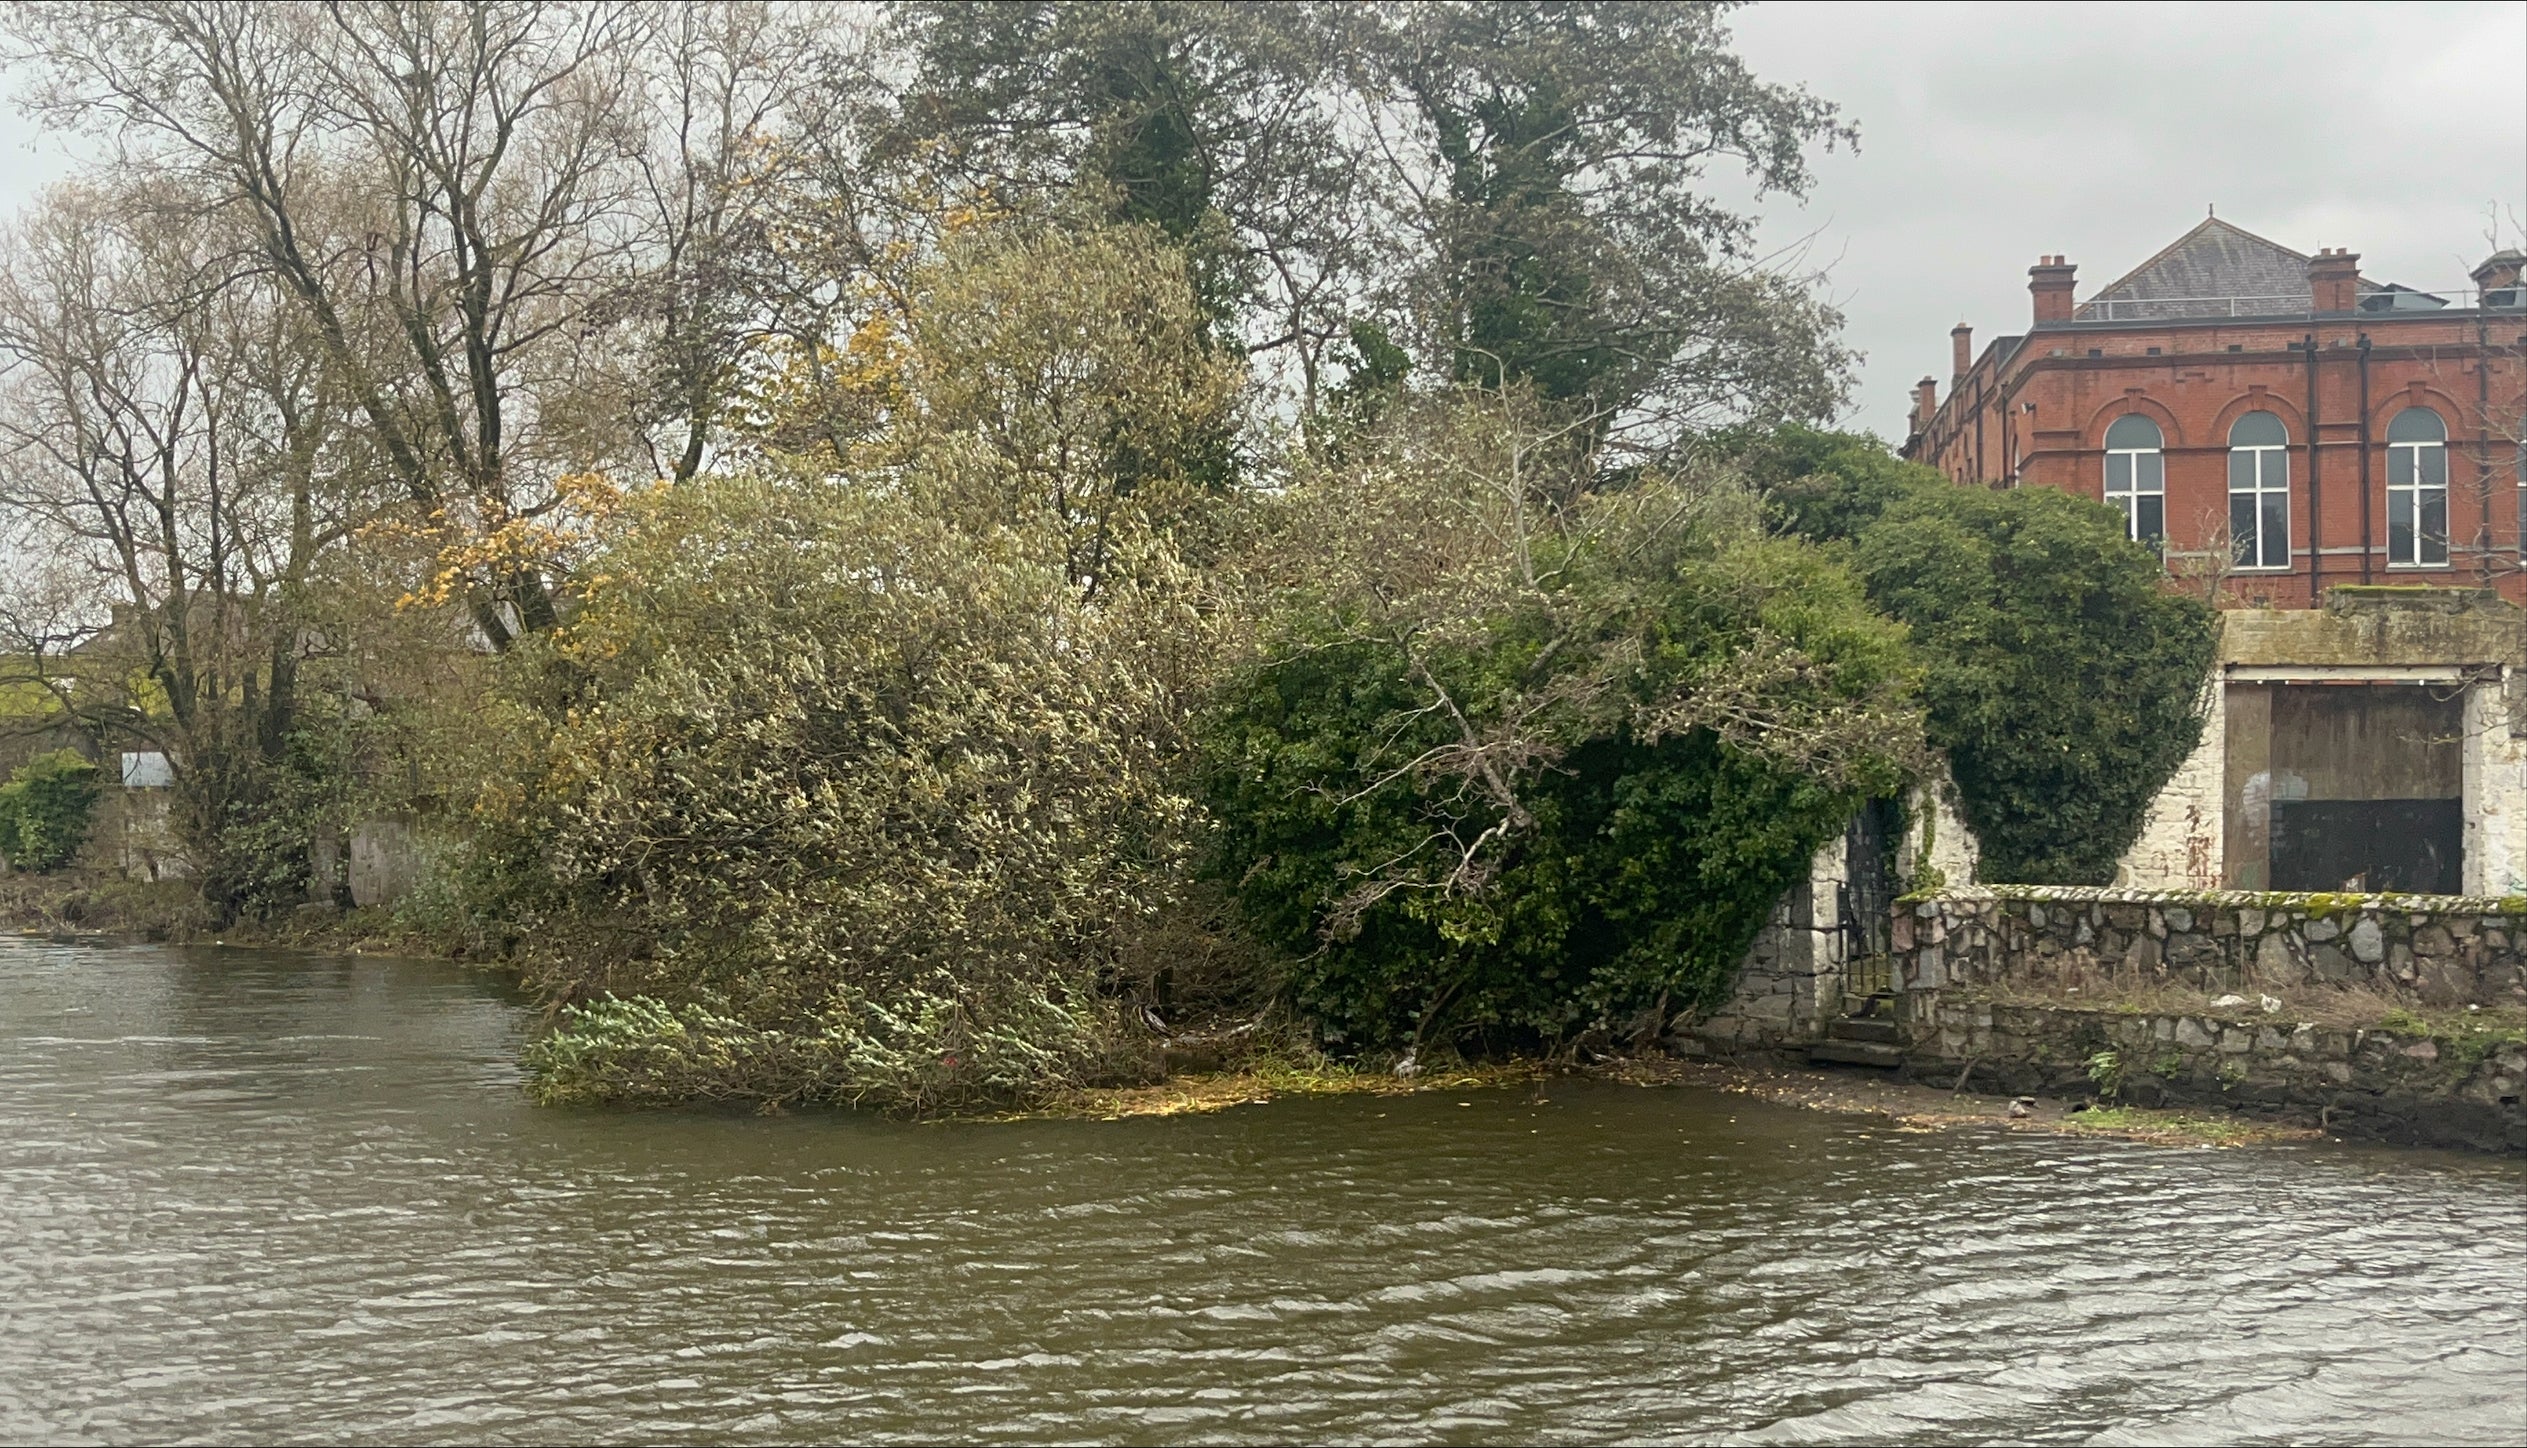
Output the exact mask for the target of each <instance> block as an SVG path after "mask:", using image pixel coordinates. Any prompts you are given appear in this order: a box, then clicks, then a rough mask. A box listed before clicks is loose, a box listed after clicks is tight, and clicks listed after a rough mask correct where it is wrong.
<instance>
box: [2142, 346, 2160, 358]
mask: <svg viewBox="0 0 2527 1448" xmlns="http://www.w3.org/2000/svg"><path fill="white" fill-rule="evenodd" d="M2142 350H2143V351H2144V352H2145V353H2147V354H2148V355H2150V356H2152V357H2155V356H2157V355H2158V349H2157V348H2156V347H2145V348H2143V349H2142Z"/></svg>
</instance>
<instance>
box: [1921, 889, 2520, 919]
mask: <svg viewBox="0 0 2527 1448" xmlns="http://www.w3.org/2000/svg"><path fill="white" fill-rule="evenodd" d="M1995 901H2023V902H2029V903H2034V904H2039V905H2052V904H2063V905H2182V906H2195V907H2200V908H2206V909H2232V910H2264V911H2275V910H2295V911H2298V912H2300V913H2302V914H2306V915H2312V916H2322V915H2335V914H2341V913H2343V912H2345V911H2350V910H2381V911H2390V912H2396V911H2400V912H2403V913H2405V914H2411V915H2527V895H2383V894H2370V895H2364V894H2354V893H2352V892H2349V891H2325V890H2131V889H2124V888H2122V887H2119V886H2106V885H1967V886H1960V887H1957V888H1953V889H1942V890H1939V891H1937V892H1934V893H1929V894H1920V895H1907V896H1904V897H1903V898H1902V899H1900V900H1898V901H1897V902H1896V903H1897V904H1899V905H1903V906H1907V907H1909V908H1911V910H1912V911H1913V913H1914V914H1916V915H1918V916H1922V917H1924V918H1928V917H1930V916H1932V915H1936V914H1937V913H1939V909H1940V907H1941V906H1943V905H1949V904H1977V903H1985V902H1995Z"/></svg>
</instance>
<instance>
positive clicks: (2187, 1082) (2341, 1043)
mask: <svg viewBox="0 0 2527 1448" xmlns="http://www.w3.org/2000/svg"><path fill="white" fill-rule="evenodd" d="M1905 1006H1906V1009H1905V1012H1904V1018H1903V1030H1904V1034H1905V1036H1906V1038H1907V1042H1908V1044H1907V1047H1906V1052H1905V1063H1904V1072H1905V1074H1906V1075H1909V1076H1913V1077H1915V1078H1918V1079H1921V1080H1925V1081H1930V1082H1935V1083H1936V1084H1938V1085H1941V1086H1949V1085H1953V1084H1958V1083H1959V1081H1960V1078H1962V1080H1963V1083H1964V1084H1965V1085H1967V1087H1968V1089H1981V1090H1985V1091H1991V1090H2001V1091H2012V1092H2031V1093H2032V1092H2046V1093H2055V1094H2064V1095H2076V1096H2085V1095H2090V1094H2099V1095H2103V1096H2107V1097H2109V1098H2110V1099H2112V1100H2115V1101H2122V1102H2130V1103H2132V1104H2134V1105H2140V1106H2214V1107H2219V1108H2224V1109H2231V1110H2236V1109H2243V1110H2247V1111H2252V1112H2257V1113H2260V1114H2268V1115H2281V1116H2288V1117H2294V1118H2299V1119H2305V1120H2309V1121H2312V1122H2318V1123H2322V1124H2323V1125H2324V1126H2326V1127H2327V1128H2328V1129H2329V1130H2333V1131H2335V1132H2338V1133H2340V1134H2343V1135H2349V1136H2358V1137H2366V1138H2370V1139H2375V1140H2383V1141H2394V1142H2402V1143H2406V1144H2411V1145H2421V1146H2455V1147H2469V1148H2473V1149H2476V1150H2489V1151H2509V1152H2527V1108H2523V1107H2522V1106H2521V1104H2520V1097H2521V1095H2522V1093H2527V1042H2523V1041H2520V1040H2519V1039H2517V1037H2516V1034H2515V1032H2505V1031H2498V1030H2490V1029H2484V1028H2473V1029H2471V1030H2470V1029H2469V1028H2468V1027H2467V1026H2466V1025H2465V1024H2463V1023H2462V1022H2458V1023H2456V1024H2452V1025H2449V1026H2447V1027H2446V1028H2445V1029H2442V1030H2437V1031H2430V1030H2401V1029H2398V1030H2388V1029H2370V1030H2330V1029H2326V1028H2324V1027H2321V1026H2316V1025H2311V1024H2307V1023H2305V1022H2298V1021H2291V1020H2288V1019H2286V1018H2283V1017H2279V1016H2275V1015H2268V1014H2265V1013H2263V1012H2262V1011H2261V1010H2260V1009H2259V1008H2253V1007H2250V1008H2249V1009H2247V1010H2245V1011H2241V1012H2237V1013H2234V1014H2229V1015H2144V1014H2126V1013H2121V1012H2115V1011H2105V1010H2084V1009H2077V1008H2066V1007H2060V1006H2051V1005H2029V1004H2008V1003H2002V1002H1994V1001H1979V1000H1971V999H1958V998H1956V997H1955V996H1954V995H1953V994H1949V995H1938V994H1923V995H1916V996H1911V997H1908V998H1907V999H1906V1002H1905Z"/></svg>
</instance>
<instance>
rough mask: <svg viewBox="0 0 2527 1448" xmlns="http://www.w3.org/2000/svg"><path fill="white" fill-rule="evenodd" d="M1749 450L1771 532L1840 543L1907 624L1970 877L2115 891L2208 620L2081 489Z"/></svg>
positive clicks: (2204, 658)
mask: <svg viewBox="0 0 2527 1448" xmlns="http://www.w3.org/2000/svg"><path fill="white" fill-rule="evenodd" d="M1747 452H1748V466H1749V468H1750V471H1751V472H1752V473H1753V474H1754V475H1755V476H1756V477H1758V478H1759V479H1762V480H1763V481H1764V482H1765V483H1766V484H1767V487H1768V492H1769V495H1770V497H1771V500H1772V503H1773V506H1774V508H1775V509H1776V511H1777V514H1778V516H1779V517H1780V518H1781V519H1782V521H1783V523H1784V525H1785V526H1786V527H1787V528H1789V529H1790V530H1791V531H1793V532H1795V533H1798V534H1800V535H1802V536H1806V537H1810V538H1815V539H1819V540H1839V541H1844V542H1847V543H1848V544H1849V545H1850V546H1851V549H1852V557H1853V559H1854V562H1855V565H1856V566H1857V568H1858V569H1859V571H1860V575H1861V577H1862V578H1863V579H1864V580H1865V581H1866V583H1867V585H1868V590H1869V597H1870V599H1871V601H1872V602H1873V603H1875V604H1876V605H1877V606H1878V607H1879V608H1881V609H1883V610H1885V611H1886V612H1887V613H1888V614H1889V615H1891V616H1892V617H1895V618H1898V619H1901V620H1902V621H1903V622H1904V623H1905V624H1906V625H1908V626H1909V627H1910V629H1911V631H1912V636H1913V646H1914V649H1915V651H1916V652H1917V653H1918V654H1919V656H1920V657H1921V660H1922V665H1923V670H1924V673H1923V679H1922V698H1923V703H1924V706H1925V708H1926V709H1927V711H1928V721H1927V726H1926V727H1927V732H1928V737H1929V740H1930V742H1931V744H1932V745H1933V746H1935V747H1936V748H1938V749H1939V750H1941V751H1942V752H1944V753H1945V755H1946V756H1947V760H1948V767H1949V770H1950V772H1951V774H1952V775H1953V777H1954V779H1955V781H1956V785H1957V790H1958V793H1959V795H1960V796H1961V801H1962V804H1963V806H1964V808H1963V813H1964V816H1965V820H1966V823H1967V824H1968V825H1970V826H1972V827H1973V829H1974V833H1975V838H1976V840H1977V841H1978V842H1979V843H1980V844H1981V846H1982V852H1983V853H1982V860H1981V865H1980V872H1981V874H1982V876H1983V878H1985V879H1986V880H1992V881H2017V882H2024V883H2029V884H2055V885H2094V884H2106V883H2111V882H2112V881H2113V879H2114V873H2115V864H2116V862H2117V861H2118V860H2119V859H2121V858H2122V856H2123V853H2124V851H2126V850H2128V849H2130V848H2131V846H2132V842H2133V840H2134V839H2135V838H2136V837H2137V836H2138V835H2139V834H2140V830H2141V825H2142V821H2143V819H2144V818H2145V816H2146V815H2147V813H2148V810H2149V807H2150V802H2151V801H2152V800H2153V799H2155V798H2156V797H2157V796H2158V792H2159V791H2160V789H2162V788H2164V787H2165V785H2166V783H2167V781H2168V779H2169V778H2170V777H2171V776H2173V775H2174V774H2175V772H2176V769H2177V767H2178V766H2179V765H2181V764H2183V763H2184V761H2185V758H2186V756H2188V755H2189V754H2191V753H2192V752H2193V751H2194V748H2195V746H2197V745H2198V744H2200V743H2201V740H2202V725H2203V718H2204V701H2205V698H2206V694H2205V688H2206V681H2207V680H2208V679H2209V677H2210V671H2211V666H2212V662H2213V659H2214V657H2215V656H2216V654H2217V651H2218V645H2219V618H2218V615H2217V614H2216V613H2214V612H2213V611H2212V609H2211V608H2210V607H2209V606H2207V605H2206V604H2204V603H2203V602H2202V601H2201V600H2199V599H2196V598H2193V597H2191V596H2189V595H2187V594H2184V593H2181V592H2178V591H2177V590H2175V589H2173V588H2171V587H2169V586H2168V583H2167V580H2166V578H2165V576H2164V574H2163V572H2162V569H2161V565H2160V562H2159V559H2158V558H2157V557H2156V556H2155V555H2154V554H2152V553H2151V552H2150V551H2149V550H2147V549H2145V548H2142V547H2141V546H2139V545H2138V544H2135V543H2132V542H2130V541H2129V540H2128V539H2126V537H2125V536H2124V531H2123V528H2122V525H2121V522H2120V520H2118V519H2117V518H2116V517H2115V516H2114V515H2113V514H2112V513H2110V512H2109V511H2108V510H2106V509H2105V508H2103V507H2100V506H2099V505H2097V504H2095V503H2091V502H2088V501H2086V500H2084V499H2080V498H2074V497H2071V496H2070V495H2068V494H2066V493H2059V492H2055V491H2054V490H2052V489H2050V488H2026V489H2018V490H2013V491H2009V492H1990V491H1986V490H1984V489H1981V488H1964V487H1958V486H1955V485H1953V484H1951V483H1949V482H1948V481H1947V480H1946V479H1944V478H1942V477H1940V476H1939V475H1938V474H1937V473H1934V472H1932V471H1931V470H1929V469H1927V468H1922V467H1917V466H1914V465H1911V464H1906V463H1901V462H1898V461H1896V460H1895V459H1893V458H1892V457H1890V456H1888V455H1887V453H1886V450H1885V448H1884V446H1883V445H1882V444H1879V443H1877V442H1876V441H1875V440H1874V439H1866V438H1854V437H1850V436H1847V435H1837V434H1827V433H1816V432H1806V431H1797V430H1793V431H1789V432H1786V433H1784V434H1782V435H1780V436H1778V437H1773V438H1767V439H1763V440H1761V441H1759V442H1756V443H1754V444H1753V445H1751V446H1750V447H1749V448H1748V449H1747Z"/></svg>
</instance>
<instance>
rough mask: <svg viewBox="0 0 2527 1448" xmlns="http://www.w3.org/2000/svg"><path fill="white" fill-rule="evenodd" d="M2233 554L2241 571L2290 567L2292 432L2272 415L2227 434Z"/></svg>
mask: <svg viewBox="0 0 2527 1448" xmlns="http://www.w3.org/2000/svg"><path fill="white" fill-rule="evenodd" d="M2229 552H2230V555H2231V556H2232V557H2233V558H2234V559H2235V560H2236V562H2237V566H2238V567H2240V568H2287V567H2289V566H2290V430H2289V429H2288V428H2286V427H2283V426H2282V425H2281V419H2280V418H2278V417H2275V416H2273V415H2272V414H2271V413H2269V412H2250V413H2248V414H2246V415H2245V416H2244V417H2241V418H2239V419H2238V420H2237V423H2236V425H2235V426H2233V427H2231V428H2230V429H2229Z"/></svg>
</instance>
